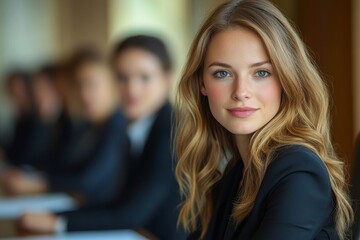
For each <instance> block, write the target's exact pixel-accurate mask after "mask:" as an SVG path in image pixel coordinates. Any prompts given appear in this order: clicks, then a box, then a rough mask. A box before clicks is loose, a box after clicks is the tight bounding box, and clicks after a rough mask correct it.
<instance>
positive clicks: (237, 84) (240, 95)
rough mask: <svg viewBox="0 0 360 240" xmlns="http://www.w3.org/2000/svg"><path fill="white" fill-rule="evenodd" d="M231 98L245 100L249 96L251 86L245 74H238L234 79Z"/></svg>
mask: <svg viewBox="0 0 360 240" xmlns="http://www.w3.org/2000/svg"><path fill="white" fill-rule="evenodd" d="M232 98H233V99H234V100H235V101H246V100H248V99H250V98H251V87H250V84H249V81H248V79H247V78H246V77H245V76H240V75H239V76H238V77H237V78H236V79H235V81H234V90H233V95H232Z"/></svg>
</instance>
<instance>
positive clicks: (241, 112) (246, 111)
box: [227, 107, 259, 118]
mask: <svg viewBox="0 0 360 240" xmlns="http://www.w3.org/2000/svg"><path fill="white" fill-rule="evenodd" d="M227 110H228V111H229V113H230V114H231V115H233V116H234V117H238V118H246V117H250V116H251V115H253V114H254V113H255V112H256V111H257V110H259V109H258V108H251V107H238V108H229V109H227Z"/></svg>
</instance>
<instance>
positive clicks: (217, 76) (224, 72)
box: [213, 70, 231, 79]
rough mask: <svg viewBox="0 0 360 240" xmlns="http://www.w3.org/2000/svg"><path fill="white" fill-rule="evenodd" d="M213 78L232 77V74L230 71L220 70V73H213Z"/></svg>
mask: <svg viewBox="0 0 360 240" xmlns="http://www.w3.org/2000/svg"><path fill="white" fill-rule="evenodd" d="M213 76H214V77H215V78H220V79H221V78H226V77H230V76H231V75H230V73H229V72H228V71H224V70H218V71H215V72H214V73H213Z"/></svg>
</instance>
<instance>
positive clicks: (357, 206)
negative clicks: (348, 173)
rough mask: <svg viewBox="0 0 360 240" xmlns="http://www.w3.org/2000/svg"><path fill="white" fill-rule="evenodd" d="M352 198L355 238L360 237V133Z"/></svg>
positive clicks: (356, 145) (351, 188)
mask: <svg viewBox="0 0 360 240" xmlns="http://www.w3.org/2000/svg"><path fill="white" fill-rule="evenodd" d="M350 193H351V198H352V200H353V209H354V212H355V219H354V223H353V227H352V235H353V239H359V237H360V134H359V135H358V137H357V139H356V143H355V159H354V170H353V175H352V180H351V186H350Z"/></svg>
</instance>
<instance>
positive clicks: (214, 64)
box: [208, 60, 271, 68]
mask: <svg viewBox="0 0 360 240" xmlns="http://www.w3.org/2000/svg"><path fill="white" fill-rule="evenodd" d="M264 64H271V62H270V61H269V60H265V61H261V62H257V63H253V64H251V65H250V67H251V68H253V67H259V66H262V65H264ZM212 66H220V67H226V68H231V66H230V65H229V64H226V63H221V62H213V63H211V64H210V65H209V66H208V68H210V67H212Z"/></svg>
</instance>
